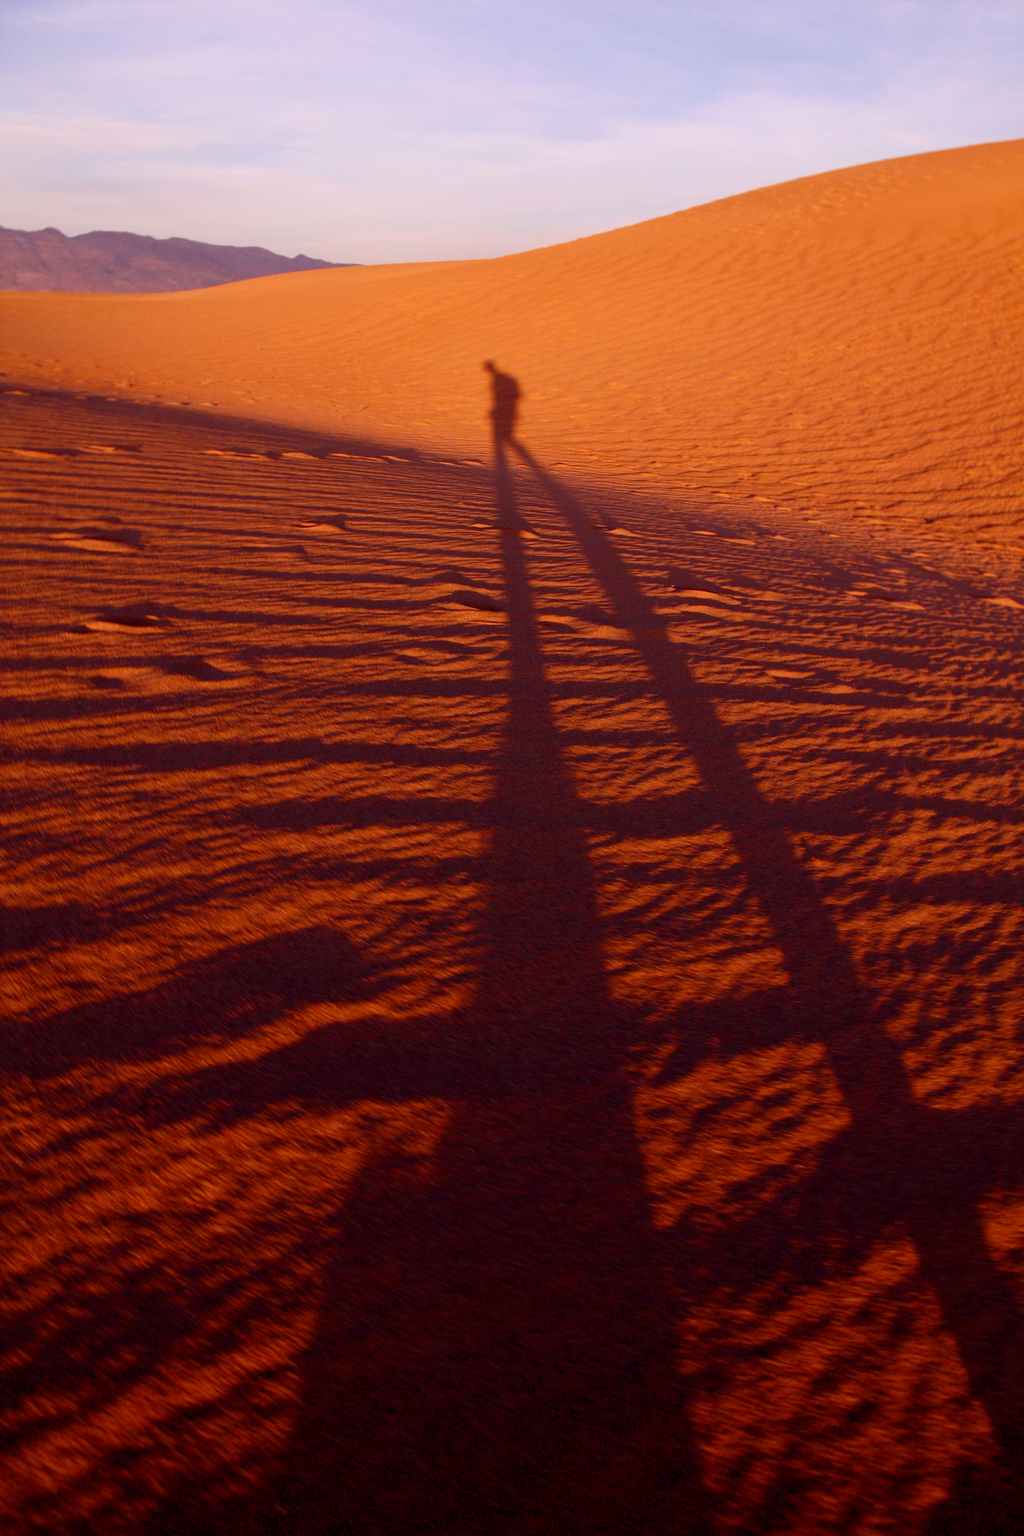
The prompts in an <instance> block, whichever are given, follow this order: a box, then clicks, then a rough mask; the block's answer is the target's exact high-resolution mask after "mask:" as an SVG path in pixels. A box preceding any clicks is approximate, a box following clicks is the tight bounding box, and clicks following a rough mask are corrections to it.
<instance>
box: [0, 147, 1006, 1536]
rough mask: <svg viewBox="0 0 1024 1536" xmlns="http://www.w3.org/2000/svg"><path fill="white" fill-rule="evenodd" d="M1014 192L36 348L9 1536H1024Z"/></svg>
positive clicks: (585, 250) (685, 219) (280, 304)
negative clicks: (512, 427)
mask: <svg viewBox="0 0 1024 1536" xmlns="http://www.w3.org/2000/svg"><path fill="white" fill-rule="evenodd" d="M1020 167H1021V146H1019V145H996V146H984V147H982V148H979V149H972V150H963V151H956V152H952V153H950V154H945V155H932V156H922V157H917V158H916V159H914V160H907V161H899V162H888V163H887V164H885V165H879V166H869V167H862V168H859V169H857V170H855V171H848V172H840V173H836V174H835V175H834V176H832V177H818V178H812V179H810V180H808V181H804V182H801V183H794V184H791V185H789V186H787V187H781V188H774V189H769V190H768V191H766V192H763V193H756V194H751V195H750V197H748V198H737V199H731V200H729V201H728V202H723V203H719V204H715V205H711V206H710V207H708V208H705V209H697V210H693V211H692V212H690V213H687V214H682V215H677V216H674V217H673V218H669V219H665V220H660V221H656V222H655V223H653V224H649V225H643V226H639V227H638V228H637V229H634V230H626V231H618V232H616V233H614V234H612V235H605V236H599V237H596V238H595V239H594V240H592V241H581V242H577V243H575V244H574V245H572V246H566V247H560V248H556V249H555V250H552V251H548V252H533V253H529V254H528V255H526V256H520V257H512V258H507V259H506V260H504V261H501V262H488V263H461V264H454V263H453V264H450V265H449V264H446V265H443V266H434V267H421V268H404V269H393V268H392V269H388V268H378V269H370V270H356V271H348V272H345V271H341V272H336V271H330V272H323V273H313V274H308V275H307V274H300V275H296V276H291V277H288V278H286V279H278V278H270V279H264V280H261V281H260V282H257V283H247V284H240V285H237V286H234V287H232V288H228V289H219V290H214V291H212V292H210V293H208V294H191V295H182V296H177V295H171V296H167V297H163V296H161V297H159V298H157V299H149V298H135V297H129V298H116V299H108V298H106V297H102V298H92V297H87V296H77V295H71V296H68V295H46V296H43V295H15V296H11V297H9V298H5V300H4V311H5V321H4V326H5V331H4V335H5V346H6V347H7V349H8V350H7V353H6V357H7V361H6V363H5V364H4V367H5V368H6V370H7V373H8V381H7V382H8V384H9V385H10V384H11V383H12V380H13V383H14V386H15V387H8V388H7V389H6V390H5V391H4V392H3V393H2V394H0V463H2V465H3V471H4V486H3V500H2V502H0V506H2V509H3V520H4V523H3V525H4V551H5V574H6V578H7V588H8V592H9V601H8V604H7V607H6V615H5V620H4V652H3V657H2V662H0V664H2V667H3V675H4V690H3V691H4V699H3V711H4V739H3V779H4V787H5V803H4V809H3V823H4V857H5V861H6V872H5V876H6V877H5V895H4V914H3V945H4V960H5V968H4V975H3V988H4V991H3V997H2V1001H0V1008H2V1011H3V1014H4V1017H5V1020H6V1023H5V1026H4V1030H3V1034H2V1037H0V1060H2V1067H3V1078H2V1081H3V1094H2V1137H3V1141H2V1144H3V1146H4V1148H5V1152H6V1154H7V1157H6V1161H7V1169H6V1172H7V1181H6V1182H7V1188H6V1195H5V1202H6V1203H5V1209H4V1218H3V1223H4V1224H3V1236H2V1241H0V1277H2V1280H0V1283H2V1292H3V1296H4V1310H5V1313H6V1329H5V1337H6V1341H7V1342H6V1345H5V1351H4V1355H3V1358H2V1365H0V1369H2V1372H3V1375H2V1381H3V1387H2V1390H0V1403H2V1419H3V1429H4V1435H5V1449H4V1450H3V1452H2V1453H0V1455H2V1460H0V1520H2V1524H3V1529H4V1532H5V1536H7V1533H11V1536H28V1533H36V1532H41V1531H45V1532H54V1533H60V1536H72V1533H75V1536H78V1533H87V1532H88V1533H92V1532H99V1533H103V1536H107V1533H111V1536H113V1533H118V1536H120V1533H128V1532H133V1533H134V1532H144V1533H147V1536H158V1533H159V1536H165V1533H166V1536H170V1533H172V1532H174V1533H185V1532H189V1533H193V1532H205V1533H209V1536H213V1533H220V1532H228V1533H235V1532H237V1533H255V1532H260V1533H264V1532H277V1531H287V1532H295V1533H301V1536H305V1533H328V1532H336V1531H346V1532H347V1531H353V1532H394V1533H400V1532H401V1533H412V1532H416V1533H419V1532H422V1533H434V1532H458V1533H467V1536H468V1533H470V1532H478V1531H497V1532H504V1533H508V1536H512V1533H515V1536H520V1533H522V1536H525V1533H531V1536H534V1533H548V1532H574V1533H584V1532H606V1533H609V1536H612V1533H616V1536H617V1533H620V1532H634V1531H642V1532H645V1533H647V1532H650V1533H656V1536H661V1533H673V1536H675V1533H694V1536H696V1533H698V1532H701V1533H709V1536H710V1533H727V1536H742V1533H748V1532H765V1533H768V1532H799V1533H803V1532H813V1533H819V1532H820V1533H831V1532H836V1531H842V1532H849V1533H857V1536H859V1533H865V1536H866V1533H869V1532H870V1533H878V1532H884V1533H894V1536H895V1533H899V1536H904V1533H906V1536H918V1533H921V1536H925V1533H927V1536H940V1533H941V1536H952V1533H960V1532H974V1533H989V1532H1003V1533H1009V1532H1016V1531H1017V1530H1019V1529H1020V1526H1021V1521H1022V1518H1024V1501H1022V1487H1024V1450H1022V1439H1021V1434H1020V1425H1021V1423H1022V1422H1024V1331H1022V1318H1024V1179H1022V1167H1024V1161H1022V1158H1024V1038H1022V1021H1024V1008H1022V1002H1021V999H1022V995H1024V985H1022V983H1024V976H1022V972H1024V959H1022V957H1024V868H1022V858H1021V824H1022V821H1024V793H1022V788H1024V786H1022V779H1024V773H1022V752H1021V747H1022V720H1021V710H1020V690H1019V683H1020V664H1021V652H1022V645H1021V641H1022V638H1024V590H1022V585H1021V564H1020V551H1021V544H1020V540H1021V526H1020V507H1021V500H1020V493H1021V487H1020V480H1019V476H1018V478H1017V479H1014V475H1015V474H1018V471H1017V470H1016V469H1015V467H1014V466H1015V460H1014V455H1016V454H1018V452H1019V436H1018V438H1017V440H1016V441H1015V440H1014V437H1013V433H1014V431H1015V430H1016V428H1015V423H1019V418H1020V410H1021V400H1020V395H1019V392H1018V391H1017V388H1016V386H1015V384H1014V383H1013V378H1014V373H1013V370H1014V369H1015V368H1017V367H1018V361H1017V358H1016V356H1015V353H1014V347H1013V345H1012V341H1013V336H1012V332H1013V327H1014V324H1015V323H1016V320H1015V316H1016V317H1019V313H1020V304H1021V300H1020V289H1021V268H1020V257H1019V252H1020V243H1019V242H1020V233H1021V229H1020V218H1019V211H1018V213H1016V214H1015V213H1014V197H1017V199H1018V208H1019V192H1020ZM801 209H803V213H802V214H801V213H800V210H801ZM1015 240H1016V241H1017V245H1016V247H1014V244H1013V242H1014V241H1015ZM1014 249H1016V251H1017V253H1018V254H1017V255H1016V256H1014V255H1013V251H1014ZM1014 261H1016V262H1017V265H1016V267H1014ZM716 274H717V277H716ZM460 282H461V283H462V285H463V287H462V298H461V300H460V297H459V294H460V289H459V283H460ZM1013 305H1016V306H1017V308H1016V309H1014V308H1013ZM680 337H682V340H680ZM844 339H845V344H846V345H847V346H848V347H850V348H853V347H854V346H856V347H857V348H859V351H858V352H857V354H856V356H849V355H845V360H844V352H843V346H844ZM260 348H263V349H264V351H262V352H261V351H260ZM484 357H495V358H497V360H498V362H499V363H500V364H501V365H502V366H503V367H505V368H507V369H508V370H509V371H510V372H511V373H513V374H515V375H516V376H517V377H518V378H519V379H520V382H521V384H522V387H523V390H524V396H525V398H524V401H523V407H522V413H521V419H520V425H519V427H518V428H517V434H516V438H515V439H514V440H513V441H510V442H507V443H506V442H501V441H493V440H492V439H491V437H490V436H489V424H488V421H487V415H486V413H487V408H488V397H487V388H486V386H487V380H486V377H485V375H484V374H483V373H482V371H481V368H480V363H481V360H482V358H484ZM744 358H746V359H747V360H748V364H747V365H749V368H750V369H751V373H750V374H749V375H747V376H745V377H746V382H744V383H739V382H737V380H736V379H733V380H731V381H730V380H728V379H727V378H726V377H725V373H724V371H723V370H724V369H725V367H726V364H727V363H728V362H729V360H730V359H732V363H731V364H730V366H735V367H736V368H739V367H742V366H745V365H744V363H743V359H744ZM773 359H774V362H773V361H772V360H773ZM769 363H771V364H772V369H773V371H772V372H771V377H769V373H768V372H767V371H766V370H768V368H769ZM616 370H618V371H616ZM232 382H234V383H237V384H238V385H239V389H240V391H241V386H242V384H243V383H244V384H245V387H246V388H247V389H248V391H249V395H248V396H244V395H242V394H241V393H239V395H238V396H237V397H236V396H235V395H232V394H231V393H230V391H229V389H228V387H227V386H228V384H229V383H232ZM206 390H209V392H208V393H203V391H206ZM261 392H262V393H261ZM147 395H149V396H152V397H153V398H151V399H148V400H147V399H144V398H143V397H144V396H147ZM157 396H159V397H160V398H159V399H157V398H156V397H157ZM784 396H785V398H783V397H784ZM172 401H175V402H179V403H177V404H173V403H172ZM730 401H735V403H734V404H730ZM180 402H189V403H188V404H187V405H183V404H182V403H180ZM794 402H802V405H801V406H800V409H801V410H802V411H803V413H804V425H803V427H802V428H801V429H799V430H798V429H797V428H796V427H795V426H794V427H792V429H791V428H790V427H789V426H788V425H787V424H786V423H787V422H788V421H789V419H790V416H791V415H792V413H793V412H794V411H795V410H796V409H797V405H796V404H794ZM364 403H365V404H366V406H367V409H366V411H362V410H361V406H362V405H363V404H364ZM744 438H748V439H749V442H747V443H746V444H744V442H743V439H744Z"/></svg>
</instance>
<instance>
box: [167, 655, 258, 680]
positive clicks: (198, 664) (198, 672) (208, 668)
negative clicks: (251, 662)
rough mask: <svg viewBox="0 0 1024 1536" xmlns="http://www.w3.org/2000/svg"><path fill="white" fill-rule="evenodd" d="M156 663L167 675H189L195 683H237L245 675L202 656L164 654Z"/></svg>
mask: <svg viewBox="0 0 1024 1536" xmlns="http://www.w3.org/2000/svg"><path fill="white" fill-rule="evenodd" d="M155 665H156V667H157V670H158V671H160V672H163V673H164V674H165V675H166V676H167V677H188V678H191V680H192V681H193V682H195V683H235V682H239V681H240V680H241V678H242V676H243V674H242V673H240V672H226V671H225V670H224V668H223V667H215V666H214V665H213V663H212V662H209V661H206V660H205V659H204V658H203V657H202V656H164V657H162V658H161V659H160V660H159V661H157V662H156V663H155Z"/></svg>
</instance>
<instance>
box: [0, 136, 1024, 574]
mask: <svg viewBox="0 0 1024 1536" xmlns="http://www.w3.org/2000/svg"><path fill="white" fill-rule="evenodd" d="M1022 236H1024V141H1021V140H1014V141H1010V142H1007V143H999V144H989V145H979V146H975V147H972V148H968V149H956V150H948V151H942V152H939V153H933V154H925V155H916V156H910V157H907V158H903V159H897V160H889V161H882V162H878V163H874V164H870V165H865V166H858V167H855V168H853V169H850V170H843V171H836V172H830V173H828V174H825V175H821V176H813V177H807V178H803V179H801V180H798V181H793V182H788V183H785V184H783V185H780V186H776V187H769V188H766V189H764V190H762V191H758V192H752V193H747V194H744V195H742V196H739V197H732V198H727V199H725V200H723V201H720V202H716V203H710V204H707V205H705V206H703V207H699V208H694V209H690V210H687V211H685V212H682V213H676V214H672V215H670V216H667V217H665V218H661V219H655V220H651V221H649V222H647V223H643V224H638V225H635V226H632V227H630V228H626V229H620V230H614V231H612V232H610V233H608V234H601V235H595V236H592V237H590V238H588V239H584V240H577V241H574V242H571V243H569V244H566V245H561V246H555V247H551V248H548V249H542V250H536V251H528V252H525V253H523V254H520V255H513V256H506V257H501V258H498V259H495V260H489V261H467V262H448V263H436V264H427V265H413V266H409V265H397V266H378V267H367V268H354V269H346V270H331V271H326V272H316V273H304V274H295V275H289V276H287V277H284V278H267V279H262V280H258V281H255V282H247V283H239V284H232V285H230V286H227V287H223V288H220V289H217V290H209V291H204V292H194V293H185V294H176V295H160V296H131V297H121V296H118V297H108V296H82V295H57V294H47V295H41V294H32V295H29V294H24V295H5V296H4V298H3V330H4V342H3V352H2V364H0V366H2V369H3V371H4V372H5V373H6V374H7V376H8V378H10V379H16V380H21V381H29V382H34V383H36V384H46V385H49V386H56V387H61V388H67V389H74V390H89V391H95V392H100V393H103V394H108V393H116V394H123V395H125V396H129V397H133V398H143V399H159V400H169V401H180V402H183V403H188V404H189V405H191V406H192V407H197V408H200V409H219V410H230V411H231V412H233V413H239V414H243V415H251V416H255V417H259V418H262V419H265V420H277V421H283V422H288V423H292V424H295V425H304V426H310V427H317V428H322V429H327V430H332V431H346V432H351V431H358V432H360V433H362V434H367V433H368V434H371V435H372V434H376V435H378V436H379V437H380V438H381V439H383V440H386V441H389V442H404V443H408V444H411V445H415V446H420V447H431V448H435V449H445V448H446V449H449V450H452V449H456V450H460V451H465V452H474V451H475V452H479V451H480V448H481V446H482V445H485V444H486V439H485V435H484V429H485V422H484V421H483V419H482V413H481V410H480V390H479V375H478V372H477V370H478V369H479V365H480V361H481V359H482V358H484V357H488V356H491V355H492V354H493V355H495V356H497V357H498V358H499V361H500V362H501V364H502V366H504V367H506V368H507V369H508V370H509V371H510V372H512V373H513V374H515V375H517V376H518V377H519V378H520V380H521V383H522V386H523V389H524V391H525V396H526V399H525V410H524V422H525V430H526V432H527V434H528V437H529V440H530V441H531V442H532V443H533V444H534V445H535V447H536V448H537V450H538V451H539V452H541V453H543V454H545V455H546V456H547V457H548V458H549V459H551V460H552V461H559V462H562V463H563V464H566V465H571V466H572V467H573V468H574V469H576V470H578V471H581V472H582V471H585V472H586V474H587V476H588V478H589V479H591V480H599V481H604V482H608V483H618V484H620V485H621V484H629V485H631V486H633V487H641V486H642V487H645V488H647V489H649V490H650V491H651V492H653V493H656V494H663V495H666V496H671V495H673V494H679V493H681V492H683V491H687V490H689V491H700V492H702V493H703V492H705V491H710V492H715V491H717V492H719V493H721V494H724V495H726V496H728V497H729V498H735V499H740V498H744V499H745V498H753V499H755V500H756V499H758V498H762V499H763V500H764V501H765V502H766V503H767V504H769V505H771V506H773V507H779V508H793V509H795V510H797V511H799V512H802V513H804V514H806V515H808V516H810V517H817V516H820V517H823V518H826V519H829V518H837V517H838V518H842V519H843V520H844V521H845V522H847V523H848V522H851V521H860V522H862V523H865V524H867V525H872V524H877V525H881V526H885V527H900V526H911V527H914V526H918V527H919V526H922V525H923V524H924V523H925V522H927V523H929V524H932V523H946V524H949V525H950V527H951V528H953V527H955V529H956V530H957V533H956V537H968V538H969V539H970V540H972V541H974V542H977V543H980V544H982V545H986V544H987V545H988V546H990V547H991V548H992V549H993V550H994V551H996V552H999V553H1005V554H1006V555H1007V556H1009V558H1010V559H1011V560H1016V559H1017V558H1018V557H1019V555H1020V553H1021V549H1022V543H1021V531H1020V529H1021V517H1020V513H1021V508H1022V479H1021V469H1020V461H1019V454H1018V451H1017V444H1018V443H1019V441H1020V440H1021V437H1022V435H1024V404H1022V402H1024V391H1022V389H1021V387H1020V386H1021V365H1020V360H1019V347H1018V346H1017V342H1018V340H1019V337H1020V335H1021V333H1022V331H1024V283H1022V279H1021V273H1022V259H1024V258H1022V251H1024V246H1022Z"/></svg>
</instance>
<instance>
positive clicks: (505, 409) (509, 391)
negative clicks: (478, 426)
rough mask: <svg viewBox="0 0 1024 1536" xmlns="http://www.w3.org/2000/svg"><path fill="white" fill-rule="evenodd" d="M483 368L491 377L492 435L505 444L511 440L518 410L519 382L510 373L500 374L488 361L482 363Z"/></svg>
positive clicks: (520, 392)
mask: <svg viewBox="0 0 1024 1536" xmlns="http://www.w3.org/2000/svg"><path fill="white" fill-rule="evenodd" d="M484 367H485V368H486V369H487V372H488V373H489V374H490V376H491V397H492V405H491V420H492V422H493V423H494V435H495V437H496V438H498V439H499V441H501V442H504V443H507V442H510V441H511V439H512V434H513V432H514V430H515V425H516V413H517V411H518V410H519V399H520V396H521V394H522V391H521V389H520V388H519V381H518V379H514V378H513V377H512V375H511V374H510V373H502V372H501V371H500V369H498V368H497V367H496V366H495V364H494V363H493V362H491V361H490V360H489V359H488V361H487V362H486V363H484Z"/></svg>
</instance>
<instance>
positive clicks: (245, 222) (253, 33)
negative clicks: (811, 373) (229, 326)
mask: <svg viewBox="0 0 1024 1536" xmlns="http://www.w3.org/2000/svg"><path fill="white" fill-rule="evenodd" d="M0 58H2V60H3V62H2V65H0V83H2V90H0V100H2V103H3V105H2V109H0V135H2V138H0V144H2V150H0V154H2V159H0V223H2V224H4V225H6V226H7V227H8V228H17V229H39V228H43V227H45V226H47V225H54V226H56V227H57V228H59V229H62V230H63V231H64V232H65V234H80V233H82V232H84V231H86V230H90V229H127V230H132V231H134V232H135V233H138V234H148V235H156V236H158V237H161V238H165V237H166V236H168V235H183V236H186V237H187V238H190V239H194V240H208V241H212V242H215V243H218V244H230V245H262V246H267V247H269V248H270V249H272V250H275V251H279V252H281V253H282V254H285V255H289V256H292V255H296V254H298V253H299V252H300V251H301V252H304V253H305V254H306V255H309V256H319V257H322V258H324V259H326V260H329V261H359V262H391V261H434V260H448V259H452V258H465V257H479V256H497V255H502V254H504V253H507V252H510V251H518V250H527V249H530V248H532V247H535V246H542V245H551V244H554V243H556V242H558V241H562V240H570V239H575V238H577V237H578V236H581V235H588V234H595V233H597V232H599V231H601V230H605V229H612V228H616V227H618V226H620V225H624V224H633V223H636V222H638V221H639V220H641V219H646V218H653V217H656V216H657V215H659V214H665V213H672V212H675V211H676V210H677V209H680V208H687V207H692V206H694V205H695V204H698V203H704V202H709V201H711V200H712V199H714V198H719V197H728V196H730V195H732V194H733V193H736V192H744V191H748V190H750V189H752V188H754V187H759V186H767V185H770V184H772V183H774V182H780V181H788V180H790V179H791V178H793V177H796V176H805V175H811V174H813V173H815V172H818V171H828V170H833V169H836V168H837V167H839V166H844V165H857V164H860V163H863V162H864V161H869V160H879V159H885V158H888V157H891V156H895V155H907V154H918V153H921V152H923V151H925V150H931V149H946V148H952V147H954V146H957V145H962V144H973V143H981V142H987V141H991V140H996V139H1010V138H1017V137H1020V136H1022V135H1024V86H1022V83H1021V82H1022V81H1024V0H880V3H874V0H714V3H707V4H704V3H693V0H677V3H662V0H627V3H619V0H593V3H577V4H567V3H564V0H505V3H501V0H216V3H211V0H2V4H0Z"/></svg>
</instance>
